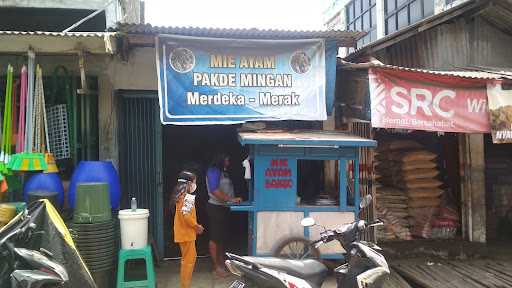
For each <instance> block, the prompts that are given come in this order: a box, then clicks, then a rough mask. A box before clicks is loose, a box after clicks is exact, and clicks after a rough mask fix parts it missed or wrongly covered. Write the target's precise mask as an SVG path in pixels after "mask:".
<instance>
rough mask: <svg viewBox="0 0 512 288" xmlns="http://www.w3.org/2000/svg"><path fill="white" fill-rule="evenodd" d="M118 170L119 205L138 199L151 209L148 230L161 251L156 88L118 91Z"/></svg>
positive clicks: (160, 149) (161, 198)
mask: <svg viewBox="0 0 512 288" xmlns="http://www.w3.org/2000/svg"><path fill="white" fill-rule="evenodd" d="M119 96H120V97H119V98H118V99H120V111H119V171H120V177H121V185H122V191H123V199H122V205H123V206H122V207H129V205H130V204H129V203H130V199H131V198H132V197H135V198H137V204H138V206H139V207H141V208H147V209H149V211H150V216H149V232H150V235H151V236H152V237H153V239H154V240H155V241H156V243H157V245H158V250H159V252H160V255H162V254H161V253H163V251H164V234H163V191H162V188H163V187H162V186H163V178H162V125H161V124H160V119H159V116H158V115H159V108H158V96H157V94H156V91H155V92H153V91H142V92H139V91H121V92H119Z"/></svg>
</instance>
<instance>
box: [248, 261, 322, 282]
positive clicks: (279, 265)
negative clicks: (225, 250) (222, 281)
mask: <svg viewBox="0 0 512 288" xmlns="http://www.w3.org/2000/svg"><path fill="white" fill-rule="evenodd" d="M242 258H244V259H245V260H247V261H249V262H252V263H255V264H258V265H260V266H263V267H266V268H271V269H275V270H279V271H282V272H285V273H287V274H289V275H292V276H295V277H298V278H301V279H303V280H305V281H307V282H308V283H310V284H311V285H312V286H313V287H321V286H322V283H323V281H324V279H325V276H326V275H327V272H328V269H327V267H325V265H324V264H322V263H321V262H319V261H316V260H313V259H305V260H291V259H280V258H274V257H250V256H246V257H242Z"/></svg>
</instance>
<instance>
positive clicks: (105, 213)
mask: <svg viewBox="0 0 512 288" xmlns="http://www.w3.org/2000/svg"><path fill="white" fill-rule="evenodd" d="M111 219H112V210H111V209H110V196H109V191H108V184H107V183H81V184H78V186H77V189H76V205H75V213H74V216H73V222H74V223H84V224H94V223H102V222H107V221H110V220H111Z"/></svg>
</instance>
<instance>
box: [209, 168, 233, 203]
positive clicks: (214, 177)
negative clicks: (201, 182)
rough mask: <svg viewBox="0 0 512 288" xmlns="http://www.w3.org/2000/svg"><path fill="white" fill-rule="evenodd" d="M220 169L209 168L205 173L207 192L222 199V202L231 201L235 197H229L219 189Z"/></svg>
mask: <svg viewBox="0 0 512 288" xmlns="http://www.w3.org/2000/svg"><path fill="white" fill-rule="evenodd" d="M220 173H221V172H220V170H218V169H210V170H208V173H207V180H208V189H209V190H210V191H208V193H210V194H212V195H213V196H214V197H215V199H217V200H219V201H222V202H224V203H227V202H233V200H236V199H235V198H231V197H229V196H228V195H226V193H224V192H222V191H221V190H220V189H219V182H220Z"/></svg>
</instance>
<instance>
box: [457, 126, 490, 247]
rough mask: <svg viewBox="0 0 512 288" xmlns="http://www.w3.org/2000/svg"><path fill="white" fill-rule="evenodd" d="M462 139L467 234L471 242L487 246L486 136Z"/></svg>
mask: <svg viewBox="0 0 512 288" xmlns="http://www.w3.org/2000/svg"><path fill="white" fill-rule="evenodd" d="M459 140H460V141H459V142H460V143H459V145H460V153H461V155H460V159H461V179H462V187H461V188H462V189H461V191H462V222H463V228H462V230H463V234H464V237H466V238H468V240H469V241H472V242H482V243H485V241H486V218H485V217H486V211H487V210H486V206H485V173H484V170H485V159H484V140H483V134H464V135H461V137H460V138H459Z"/></svg>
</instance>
